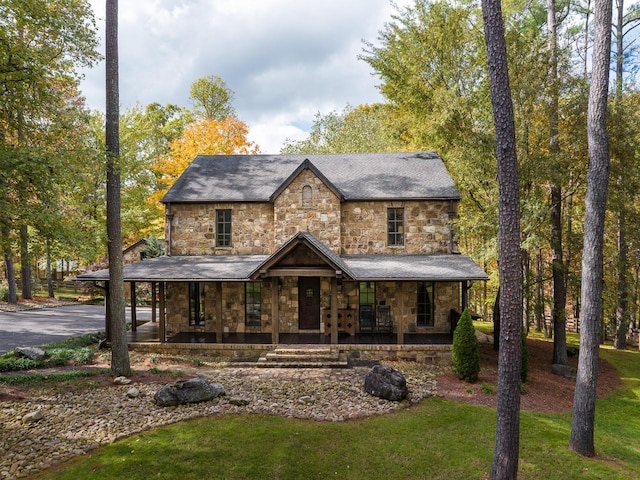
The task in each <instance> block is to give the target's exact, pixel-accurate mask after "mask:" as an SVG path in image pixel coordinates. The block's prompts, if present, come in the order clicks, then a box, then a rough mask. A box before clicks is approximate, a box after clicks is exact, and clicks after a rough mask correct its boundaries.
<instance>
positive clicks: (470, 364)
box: [451, 309, 480, 383]
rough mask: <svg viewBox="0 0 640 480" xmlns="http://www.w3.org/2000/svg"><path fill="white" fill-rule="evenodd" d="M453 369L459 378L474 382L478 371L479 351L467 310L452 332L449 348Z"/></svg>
mask: <svg viewBox="0 0 640 480" xmlns="http://www.w3.org/2000/svg"><path fill="white" fill-rule="evenodd" d="M451 360H452V363H453V370H454V372H456V374H457V375H458V378H459V379H460V380H464V381H465V382H471V383H473V382H475V381H476V380H478V374H479V373H480V352H479V350H478V339H477V338H476V332H475V328H474V327H473V322H472V321H471V314H470V313H469V310H466V309H465V311H464V312H462V316H461V317H460V320H459V321H458V326H457V327H456V329H455V331H454V332H453V347H452V350H451Z"/></svg>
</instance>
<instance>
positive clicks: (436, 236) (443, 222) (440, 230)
mask: <svg viewBox="0 0 640 480" xmlns="http://www.w3.org/2000/svg"><path fill="white" fill-rule="evenodd" d="M388 208H404V216H405V219H404V228H405V238H404V245H402V246H388V245H387V209H388ZM341 215H342V252H341V253H342V254H343V255H357V254H376V253H383V254H393V253H398V254H400V253H402V254H433V253H451V249H450V240H451V227H450V224H451V220H450V219H449V201H423V202H417V201H393V202H392V201H379V202H373V201H366V202H365V201H361V202H358V201H354V202H349V201H348V202H345V203H343V204H342V214H341Z"/></svg>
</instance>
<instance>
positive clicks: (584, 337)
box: [570, 0, 612, 457]
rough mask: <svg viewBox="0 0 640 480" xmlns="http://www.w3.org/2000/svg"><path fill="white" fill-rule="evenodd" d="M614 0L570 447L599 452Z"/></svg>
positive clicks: (606, 28) (600, 50) (594, 149)
mask: <svg viewBox="0 0 640 480" xmlns="http://www.w3.org/2000/svg"><path fill="white" fill-rule="evenodd" d="M611 4H612V0H595V1H594V39H593V58H592V65H593V67H592V73H591V86H590V88H589V107H588V117H587V122H588V127H587V135H588V144H589V170H588V173H587V194H586V199H585V209H586V215H585V220H584V245H583V251H582V295H581V299H582V300H581V303H582V314H581V329H580V357H579V360H578V372H577V376H576V389H575V394H574V400H573V417H572V420H571V439H570V446H571V449H572V450H573V451H575V452H576V453H578V454H580V455H584V456H589V457H590V456H593V455H595V445H594V422H595V407H596V385H597V380H598V350H599V347H600V325H601V322H602V289H603V285H602V274H603V235H604V220H605V213H606V203H607V190H608V182H609V166H610V158H609V138H608V136H607V97H608V89H609V62H610V58H611V12H612V5H611Z"/></svg>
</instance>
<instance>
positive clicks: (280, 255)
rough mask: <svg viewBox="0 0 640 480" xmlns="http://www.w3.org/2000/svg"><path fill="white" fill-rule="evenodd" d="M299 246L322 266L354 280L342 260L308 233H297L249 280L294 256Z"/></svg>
mask: <svg viewBox="0 0 640 480" xmlns="http://www.w3.org/2000/svg"><path fill="white" fill-rule="evenodd" d="M300 246H304V247H306V249H308V250H309V251H310V253H311V254H312V255H315V256H316V257H317V258H318V261H320V262H321V263H322V264H323V265H328V266H329V267H331V269H332V270H335V271H340V272H342V274H343V275H345V276H346V277H348V278H355V276H354V275H353V272H352V271H351V269H350V268H349V267H348V266H347V265H346V263H344V261H342V259H341V258H340V257H339V256H338V255H336V254H335V253H334V252H333V251H331V250H330V249H329V248H328V247H327V246H326V245H325V244H324V243H322V242H321V241H320V240H318V239H317V238H316V237H314V236H313V235H312V234H310V233H309V232H298V233H297V234H295V235H294V236H293V237H291V238H290V239H289V240H288V241H287V243H285V244H284V245H282V246H281V247H280V248H279V249H278V250H276V251H275V253H273V254H272V255H271V256H269V258H267V259H266V260H265V261H264V262H262V263H261V264H260V265H259V266H258V267H257V268H256V269H255V270H254V271H253V272H251V274H250V275H249V277H250V278H253V279H256V278H258V277H259V276H260V275H261V274H263V273H265V272H266V271H268V270H269V269H270V268H274V267H276V266H278V265H279V264H280V263H281V262H283V261H284V260H285V259H286V258H287V257H288V256H289V255H291V254H295V252H296V251H297V250H299V249H300V248H299V247H300Z"/></svg>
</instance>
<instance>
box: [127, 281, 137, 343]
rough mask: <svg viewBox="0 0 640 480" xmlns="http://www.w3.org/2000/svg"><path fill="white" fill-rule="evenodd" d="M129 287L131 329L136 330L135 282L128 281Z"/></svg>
mask: <svg viewBox="0 0 640 480" xmlns="http://www.w3.org/2000/svg"><path fill="white" fill-rule="evenodd" d="M129 287H130V288H131V331H132V332H137V331H138V312H136V282H129Z"/></svg>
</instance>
